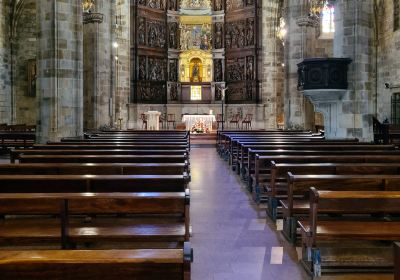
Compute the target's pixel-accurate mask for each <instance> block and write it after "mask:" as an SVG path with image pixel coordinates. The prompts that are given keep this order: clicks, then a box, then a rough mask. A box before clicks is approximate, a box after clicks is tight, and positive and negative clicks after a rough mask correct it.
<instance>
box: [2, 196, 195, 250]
mask: <svg viewBox="0 0 400 280" xmlns="http://www.w3.org/2000/svg"><path fill="white" fill-rule="evenodd" d="M189 208H190V196H189V191H188V190H186V193H185V192H178V193H118V192H112V193H92V192H91V193H9V194H7V193H0V214H1V215H3V216H5V217H6V218H5V219H3V220H2V221H0V244H1V246H2V247H3V248H4V246H7V247H10V246H13V247H18V246H21V245H22V246H30V247H32V248H33V247H34V246H37V245H39V246H40V247H41V248H45V247H46V246H48V248H51V244H59V245H60V247H61V249H68V248H76V246H77V245H79V244H88V243H89V244H91V248H95V247H96V244H99V245H100V246H101V247H102V248H104V247H105V246H110V245H108V244H111V246H113V243H115V242H125V243H127V245H126V244H125V245H123V246H124V247H125V248H137V247H138V246H141V247H143V246H145V244H146V247H147V248H150V247H152V246H154V245H156V246H157V247H159V248H160V247H164V248H173V247H182V246H183V242H184V241H188V240H189V235H190V232H189V229H190V219H189ZM6 215H11V216H6ZM54 215H56V216H54ZM87 215H95V216H94V217H92V218H91V219H90V220H87V218H86V217H87ZM118 215H124V216H122V217H121V216H118ZM125 215H129V216H125ZM152 244H154V245H152ZM53 246H54V245H53ZM114 246H115V245H114ZM126 246H129V247H126Z"/></svg>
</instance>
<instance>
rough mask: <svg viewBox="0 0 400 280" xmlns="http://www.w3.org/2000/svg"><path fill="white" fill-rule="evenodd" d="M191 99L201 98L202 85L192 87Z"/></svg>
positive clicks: (197, 99)
mask: <svg viewBox="0 0 400 280" xmlns="http://www.w3.org/2000/svg"><path fill="white" fill-rule="evenodd" d="M190 100H191V101H199V100H201V86H191V87H190Z"/></svg>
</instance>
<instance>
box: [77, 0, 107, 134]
mask: <svg viewBox="0 0 400 280" xmlns="http://www.w3.org/2000/svg"><path fill="white" fill-rule="evenodd" d="M83 23H84V25H83V42H84V44H83V69H84V74H83V76H84V79H83V99H84V122H83V127H84V130H95V129H98V128H99V127H103V126H110V125H112V123H111V119H112V111H111V110H110V108H111V107H110V104H112V97H113V89H112V80H113V76H112V67H110V66H111V65H112V63H113V60H114V57H113V55H112V40H111V35H112V5H111V3H110V1H96V5H95V6H94V9H93V11H92V13H85V14H84V15H83Z"/></svg>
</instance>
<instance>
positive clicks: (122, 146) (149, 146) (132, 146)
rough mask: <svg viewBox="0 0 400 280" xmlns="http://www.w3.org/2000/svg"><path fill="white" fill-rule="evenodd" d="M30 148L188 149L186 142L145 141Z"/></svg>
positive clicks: (36, 145)
mask: <svg viewBox="0 0 400 280" xmlns="http://www.w3.org/2000/svg"><path fill="white" fill-rule="evenodd" d="M31 148H33V149H39V150H44V149H46V150H50V149H55V150H58V149H69V150H72V149H84V150H92V149H94V150H96V149H99V150H102V149H121V150H138V149H140V150H166V149H168V150H182V149H186V150H187V151H189V149H188V147H187V144H183V145H176V144H170V145H152V144H149V143H147V144H146V145H136V144H113V143H109V144H104V145H103V144H101V145H94V144H91V143H74V144H65V143H61V142H51V143H49V144H47V145H46V144H45V145H42V144H35V145H33V146H32V147H31Z"/></svg>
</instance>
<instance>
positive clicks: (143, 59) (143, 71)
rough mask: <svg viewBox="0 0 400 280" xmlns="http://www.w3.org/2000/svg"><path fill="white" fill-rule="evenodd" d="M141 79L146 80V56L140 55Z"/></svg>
mask: <svg viewBox="0 0 400 280" xmlns="http://www.w3.org/2000/svg"><path fill="white" fill-rule="evenodd" d="M139 80H146V57H143V56H142V57H139Z"/></svg>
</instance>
